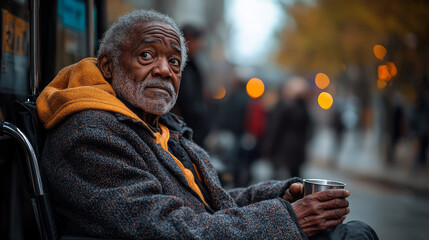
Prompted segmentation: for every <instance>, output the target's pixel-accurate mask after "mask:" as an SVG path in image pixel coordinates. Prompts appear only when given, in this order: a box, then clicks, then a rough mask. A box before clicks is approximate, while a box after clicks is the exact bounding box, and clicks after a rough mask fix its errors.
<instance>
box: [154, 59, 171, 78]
mask: <svg viewBox="0 0 429 240" xmlns="http://www.w3.org/2000/svg"><path fill="white" fill-rule="evenodd" d="M152 73H153V76H154V77H160V78H163V79H170V78H171V69H170V66H169V64H168V60H167V59H166V58H160V59H158V61H157V63H156V66H155V67H154V68H153V72H152Z"/></svg>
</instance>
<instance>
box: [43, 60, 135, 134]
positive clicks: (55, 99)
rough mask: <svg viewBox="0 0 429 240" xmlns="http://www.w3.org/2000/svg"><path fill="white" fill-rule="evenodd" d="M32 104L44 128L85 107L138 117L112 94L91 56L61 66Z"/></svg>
mask: <svg viewBox="0 0 429 240" xmlns="http://www.w3.org/2000/svg"><path fill="white" fill-rule="evenodd" d="M36 104H37V113H38V115H39V119H40V121H41V122H42V124H43V126H44V127H45V129H51V128H53V127H55V126H56V125H58V124H59V123H61V122H62V121H63V120H64V119H65V118H66V117H68V116H70V115H72V114H74V113H77V112H79V111H83V110H87V109H96V110H106V111H110V112H116V113H120V114H123V115H125V116H128V117H131V118H133V119H137V120H140V118H139V117H138V116H137V115H136V114H135V113H134V112H132V111H131V110H130V109H129V108H127V107H126V106H125V105H124V104H123V103H122V102H121V101H120V100H119V99H118V98H117V97H116V94H115V92H114V91H113V88H112V86H111V85H110V84H109V83H108V82H107V81H106V80H105V79H104V77H103V75H102V73H101V72H100V70H99V69H98V67H97V59H95V58H85V59H83V60H81V61H80V62H78V63H76V64H73V65H70V66H68V67H65V68H63V69H62V70H61V71H60V72H59V73H58V75H57V76H56V77H55V78H54V80H52V82H51V83H49V85H48V86H46V87H45V89H44V90H43V91H42V93H41V94H40V96H39V97H38V98H37V101H36ZM140 121H142V120H140ZM142 122H143V121H142Z"/></svg>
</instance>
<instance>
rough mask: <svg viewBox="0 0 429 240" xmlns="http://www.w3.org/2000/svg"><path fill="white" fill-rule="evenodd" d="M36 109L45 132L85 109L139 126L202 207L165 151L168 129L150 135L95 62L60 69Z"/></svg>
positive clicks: (192, 181)
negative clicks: (172, 165) (107, 112)
mask: <svg viewBox="0 0 429 240" xmlns="http://www.w3.org/2000/svg"><path fill="white" fill-rule="evenodd" d="M36 105H37V113H38V115H39V119H40V120H41V122H42V124H43V126H44V127H45V129H47V130H49V129H51V128H53V127H55V126H56V125H58V124H60V123H61V122H62V121H63V120H64V119H65V118H66V117H67V116H70V115H72V114H74V113H77V112H80V111H84V110H89V109H93V110H94V109H95V110H104V111H110V112H116V113H120V114H122V115H125V116H127V117H130V118H132V119H135V120H137V121H140V122H142V123H143V124H144V125H145V126H146V127H147V128H148V129H149V130H150V131H151V132H152V134H153V136H154V140H155V142H156V143H157V144H158V145H160V146H161V147H162V148H163V149H164V150H165V151H167V152H168V153H169V154H170V155H171V157H172V158H173V159H174V161H175V162H176V163H177V165H179V167H180V169H181V170H182V172H183V174H184V175H185V177H186V180H187V181H188V184H189V186H190V187H191V188H192V189H193V190H194V191H195V192H196V193H197V194H198V195H199V196H200V198H201V199H202V200H203V201H204V203H206V201H205V200H204V197H203V194H202V193H201V190H200V189H199V187H198V185H197V184H196V183H195V179H194V175H193V174H192V172H191V171H190V170H189V169H187V168H185V167H184V166H183V164H182V163H181V162H180V161H179V160H178V159H177V158H176V157H175V156H174V155H173V154H171V153H170V152H169V151H168V146H167V142H168V140H169V138H170V131H169V130H168V128H167V127H165V126H163V125H161V124H159V125H160V129H161V133H158V132H153V131H152V130H151V129H150V128H149V126H148V125H147V124H146V123H145V122H144V121H143V120H141V119H140V118H139V117H138V116H137V115H136V114H135V113H134V112H132V111H131V110H130V109H128V108H127V107H126V106H125V104H124V103H122V102H121V101H120V100H119V99H118V98H117V97H116V94H115V91H114V90H113V88H112V86H111V85H110V84H109V83H108V82H107V81H106V80H105V79H104V77H103V75H102V73H101V71H100V70H99V68H98V66H97V59H96V58H85V59H83V60H81V61H80V62H78V63H76V64H73V65H70V66H68V67H65V68H63V69H62V70H61V71H60V72H59V73H58V74H57V76H56V77H55V78H54V80H52V82H51V83H49V85H48V86H46V87H45V89H44V90H43V91H42V93H41V94H40V96H39V97H38V98H37V101H36ZM195 170H196V171H197V169H195ZM197 173H198V171H197ZM206 204H207V203H206ZM207 205H208V204H207Z"/></svg>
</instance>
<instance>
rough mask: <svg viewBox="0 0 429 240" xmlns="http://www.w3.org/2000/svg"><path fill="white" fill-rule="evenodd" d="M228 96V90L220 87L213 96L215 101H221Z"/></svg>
mask: <svg viewBox="0 0 429 240" xmlns="http://www.w3.org/2000/svg"><path fill="white" fill-rule="evenodd" d="M225 95H226V89H225V88H224V87H222V86H221V87H218V88H217V90H216V92H215V94H214V95H213V98H214V99H217V100H220V99H223V98H224V97H225Z"/></svg>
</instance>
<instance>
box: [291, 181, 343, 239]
mask: <svg viewBox="0 0 429 240" xmlns="http://www.w3.org/2000/svg"><path fill="white" fill-rule="evenodd" d="M348 196H350V193H349V191H347V190H344V189H332V190H326V191H322V192H317V193H314V194H311V195H308V196H305V197H304V198H303V199H300V200H297V201H296V202H294V203H292V208H293V210H294V211H295V214H296V216H297V218H298V222H299V225H300V226H301V228H302V230H303V231H304V233H305V234H306V235H307V236H308V237H311V236H314V235H316V234H318V233H320V232H322V231H324V230H326V229H329V228H332V227H335V226H337V225H338V224H340V223H342V222H343V221H344V219H345V218H346V215H347V214H348V213H349V212H350V209H349V208H348V206H349V202H348V201H347V200H346V198H347V197H348Z"/></svg>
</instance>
